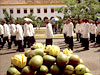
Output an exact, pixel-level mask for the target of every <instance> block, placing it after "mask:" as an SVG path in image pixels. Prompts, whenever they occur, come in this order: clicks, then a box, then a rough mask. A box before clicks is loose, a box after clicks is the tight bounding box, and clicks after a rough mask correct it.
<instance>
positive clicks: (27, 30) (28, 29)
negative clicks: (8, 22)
mask: <svg viewBox="0 0 100 75" xmlns="http://www.w3.org/2000/svg"><path fill="white" fill-rule="evenodd" d="M24 36H25V37H26V36H30V27H29V25H28V24H24Z"/></svg>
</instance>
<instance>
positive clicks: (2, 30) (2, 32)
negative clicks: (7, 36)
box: [0, 24, 4, 35]
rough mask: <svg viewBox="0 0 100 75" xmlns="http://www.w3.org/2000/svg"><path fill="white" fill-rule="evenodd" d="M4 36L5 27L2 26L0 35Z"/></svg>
mask: <svg viewBox="0 0 100 75" xmlns="http://www.w3.org/2000/svg"><path fill="white" fill-rule="evenodd" d="M2 34H4V29H3V26H2V25H1V24H0V35H2Z"/></svg>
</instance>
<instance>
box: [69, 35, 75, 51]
mask: <svg viewBox="0 0 100 75" xmlns="http://www.w3.org/2000/svg"><path fill="white" fill-rule="evenodd" d="M68 40H69V48H70V49H71V50H73V46H74V42H73V37H69V39H68Z"/></svg>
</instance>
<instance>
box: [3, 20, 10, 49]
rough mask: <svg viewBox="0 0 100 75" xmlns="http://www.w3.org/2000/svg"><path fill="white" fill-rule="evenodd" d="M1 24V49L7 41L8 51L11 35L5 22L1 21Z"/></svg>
mask: <svg viewBox="0 0 100 75" xmlns="http://www.w3.org/2000/svg"><path fill="white" fill-rule="evenodd" d="M2 24H3V29H4V37H3V43H2V46H1V48H3V47H4V45H5V43H6V41H7V42H8V49H11V42H10V37H11V34H10V29H9V26H8V25H7V24H6V22H5V21H4V20H3V21H2Z"/></svg>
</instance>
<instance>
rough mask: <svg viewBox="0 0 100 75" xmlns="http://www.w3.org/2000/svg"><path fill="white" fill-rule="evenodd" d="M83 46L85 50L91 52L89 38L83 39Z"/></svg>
mask: <svg viewBox="0 0 100 75" xmlns="http://www.w3.org/2000/svg"><path fill="white" fill-rule="evenodd" d="M83 45H84V47H85V48H84V49H85V50H89V40H88V38H83Z"/></svg>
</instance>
